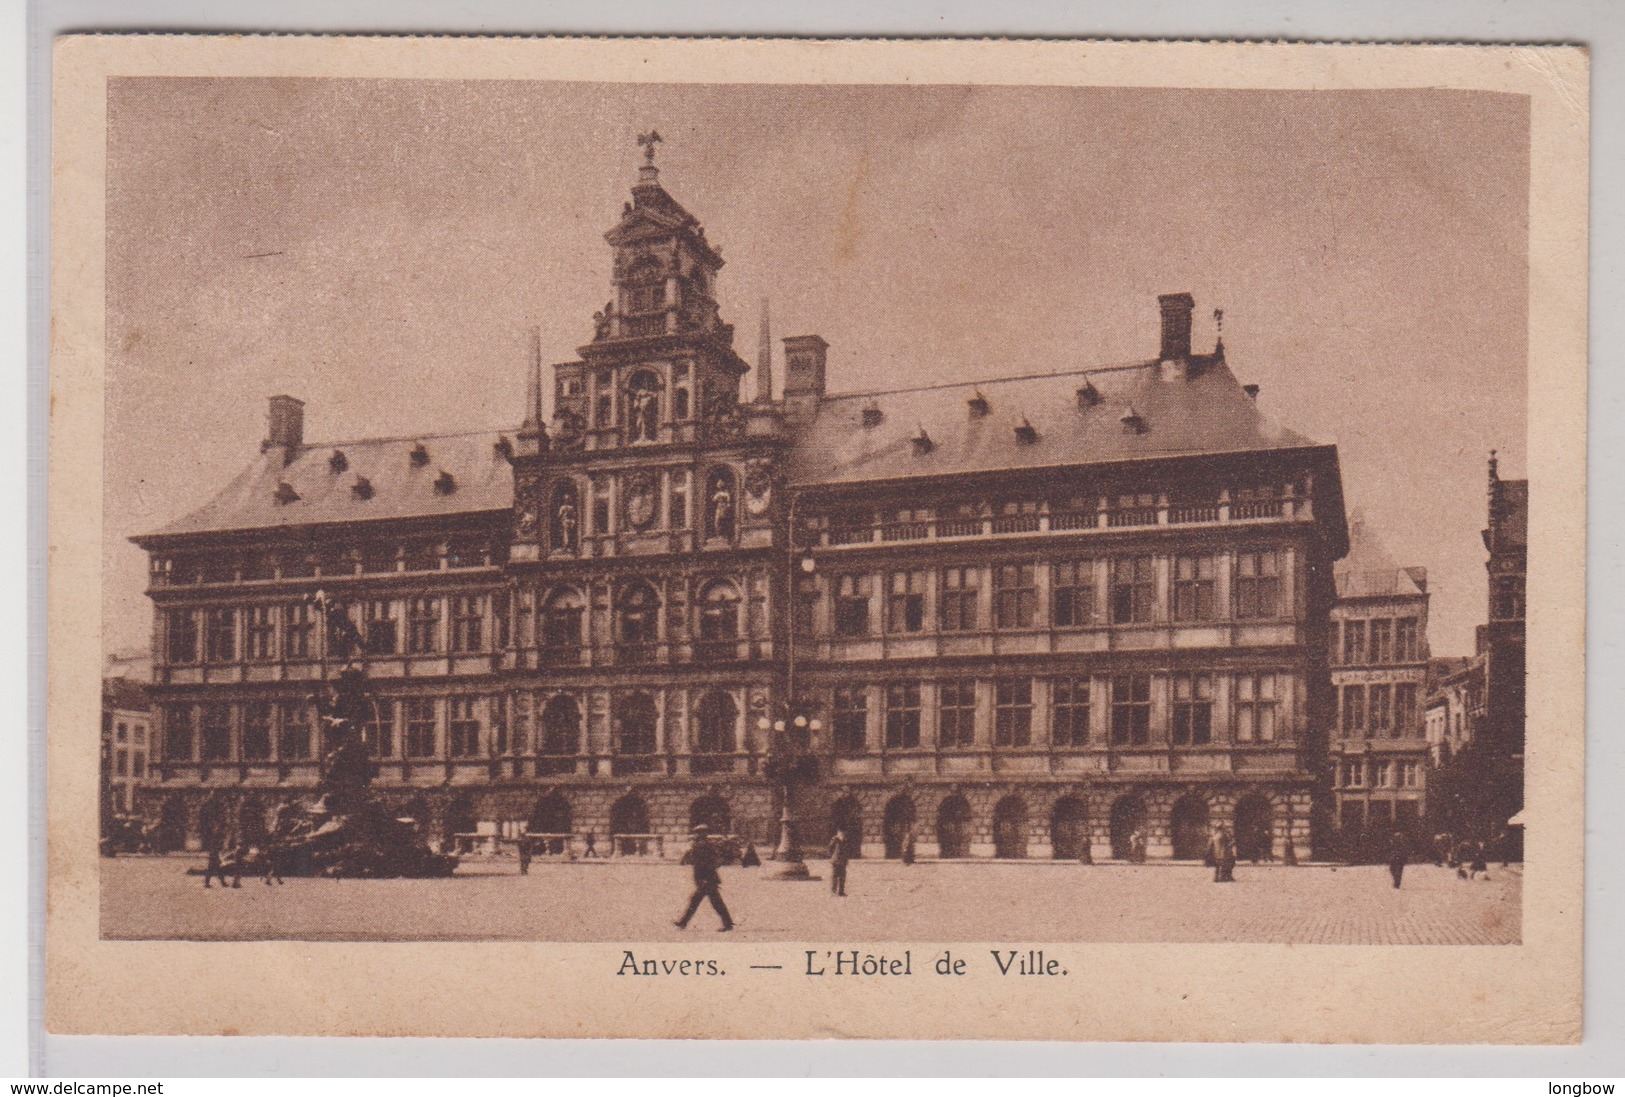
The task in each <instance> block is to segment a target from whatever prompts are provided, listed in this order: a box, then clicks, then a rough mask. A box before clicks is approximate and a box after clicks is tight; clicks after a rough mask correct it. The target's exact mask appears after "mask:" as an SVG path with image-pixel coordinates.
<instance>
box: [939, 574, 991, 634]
mask: <svg viewBox="0 0 1625 1097" xmlns="http://www.w3.org/2000/svg"><path fill="white" fill-rule="evenodd" d="M941 578H942V583H941V588H940V590H939V591H938V605H937V616H938V618H939V619H940V620H941V622H942V630H943V631H944V632H969V631H971V630H972V629H974V628H975V627H976V594H977V589H978V588H979V587H980V586H981V571H980V570H979V569H977V568H943V569H942V577H941Z"/></svg>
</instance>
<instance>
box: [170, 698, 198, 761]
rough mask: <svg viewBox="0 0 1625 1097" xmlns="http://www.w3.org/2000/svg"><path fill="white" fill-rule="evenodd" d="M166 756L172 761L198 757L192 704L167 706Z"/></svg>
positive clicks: (189, 759) (190, 759)
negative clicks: (193, 727)
mask: <svg viewBox="0 0 1625 1097" xmlns="http://www.w3.org/2000/svg"><path fill="white" fill-rule="evenodd" d="M164 757H166V758H168V759H169V760H170V761H171V762H190V761H192V760H193V759H194V758H196V757H197V741H196V736H195V735H194V734H193V730H192V706H191V705H169V706H166V707H165V709H164Z"/></svg>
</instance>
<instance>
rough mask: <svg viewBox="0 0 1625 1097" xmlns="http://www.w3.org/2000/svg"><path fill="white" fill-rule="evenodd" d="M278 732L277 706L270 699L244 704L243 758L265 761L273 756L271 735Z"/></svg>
mask: <svg viewBox="0 0 1625 1097" xmlns="http://www.w3.org/2000/svg"><path fill="white" fill-rule="evenodd" d="M275 732H276V707H275V706H274V705H272V704H271V702H269V701H250V702H249V703H248V704H246V705H244V706H243V759H244V760H245V761H249V762H263V761H265V760H266V759H268V758H270V757H271V736H272V735H274V734H275Z"/></svg>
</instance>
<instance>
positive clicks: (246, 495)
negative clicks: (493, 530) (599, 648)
mask: <svg viewBox="0 0 1625 1097" xmlns="http://www.w3.org/2000/svg"><path fill="white" fill-rule="evenodd" d="M503 440H504V436H503V435H502V434H501V433H500V432H498V431H481V432H477V433H473V434H438V435H426V434H420V435H414V436H411V437H406V438H372V439H365V440H361V441H352V442H314V443H307V444H306V445H304V446H302V447H300V449H299V450H298V451H297V452H296V453H295V454H294V455H293V460H292V461H290V462H288V463H287V464H284V463H283V450H282V449H281V447H277V446H272V447H269V448H267V449H266V450H265V451H264V452H262V453H261V454H260V455H259V456H258V457H257V458H256V459H255V460H254V461H253V462H252V463H251V464H250V465H249V466H248V467H247V468H246V469H244V470H243V471H242V472H240V473H238V475H237V476H236V478H235V479H233V480H232V481H231V483H229V484H227V485H226V487H225V488H224V489H223V490H221V492H220V493H219V494H218V495H216V496H215V497H214V498H213V499H211V500H209V501H208V502H207V503H205V504H204V505H203V506H202V507H200V508H198V509H197V510H195V511H193V512H192V513H191V514H188V515H186V516H185V517H184V518H181V519H179V520H178V521H175V522H171V523H170V524H169V525H167V526H164V527H163V528H162V529H158V530H155V531H153V532H152V533H148V534H142V535H140V536H138V537H136V538H134V540H136V541H138V542H140V541H144V540H146V539H148V538H157V537H171V536H181V535H185V534H195V533H213V532H223V531H227V530H242V529H275V528H278V527H286V528H292V527H296V526H312V525H324V524H328V523H335V522H364V521H371V520H379V519H391V518H395V519H401V518H427V517H435V516H442V515H456V514H470V513H478V512H482V511H503V510H509V509H511V508H512V507H513V467H512V466H511V465H510V464H509V463H508V460H507V457H506V455H505V454H504V452H503V449H502V447H501V443H502V441H503ZM448 474H449V475H448ZM280 500H286V501H285V502H284V501H280Z"/></svg>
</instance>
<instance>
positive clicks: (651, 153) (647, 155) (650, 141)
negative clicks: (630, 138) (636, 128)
mask: <svg viewBox="0 0 1625 1097" xmlns="http://www.w3.org/2000/svg"><path fill="white" fill-rule="evenodd" d="M664 140H665V138H664V137H661V136H660V131H659V130H650V131H649V132H648V133H640V134H638V144H639V145H640V146H641V147H642V149H643V158H644V159H645V160H647V161H648V162H649V163H651V164H652V163H654V162H655V146H656V145H658V144H660V143H661V142H663V141H664Z"/></svg>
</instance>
